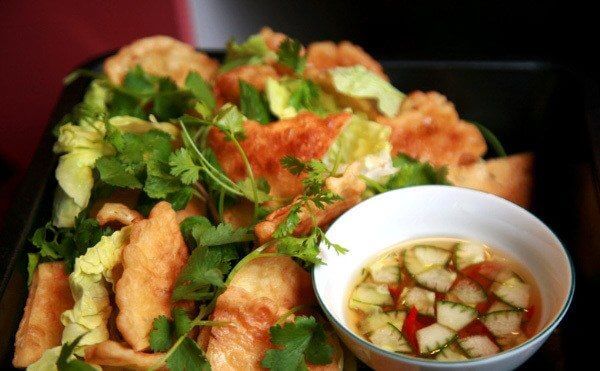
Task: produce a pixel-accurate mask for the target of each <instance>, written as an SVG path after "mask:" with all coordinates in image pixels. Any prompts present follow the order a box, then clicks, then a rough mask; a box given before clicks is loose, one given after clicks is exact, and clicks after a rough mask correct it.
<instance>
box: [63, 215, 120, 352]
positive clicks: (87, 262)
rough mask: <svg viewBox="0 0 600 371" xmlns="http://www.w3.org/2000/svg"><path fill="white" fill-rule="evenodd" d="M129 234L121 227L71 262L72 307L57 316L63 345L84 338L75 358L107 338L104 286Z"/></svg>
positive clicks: (110, 280) (107, 305) (107, 301)
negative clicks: (72, 264) (72, 265)
mask: <svg viewBox="0 0 600 371" xmlns="http://www.w3.org/2000/svg"><path fill="white" fill-rule="evenodd" d="M129 233H130V228H129V227H125V228H123V229H121V230H120V231H116V232H114V233H113V234H112V235H110V236H104V237H102V238H101V239H100V241H99V242H98V243H97V244H96V245H95V246H94V247H91V248H89V249H88V250H87V252H86V253H85V255H82V256H80V257H79V258H77V259H76V260H75V269H74V270H73V273H71V275H70V276H69V283H70V286H71V293H72V294H73V299H75V305H74V306H73V309H70V310H67V311H65V312H64V313H63V314H62V315H61V322H62V324H63V325H64V326H65V329H64V331H63V334H62V342H63V344H64V343H67V342H69V343H70V342H72V341H74V340H75V339H77V338H78V337H79V336H81V335H83V334H86V335H85V336H84V337H83V338H82V340H81V341H80V343H79V344H78V347H77V349H76V350H75V354H77V355H82V354H83V346H85V345H90V344H97V343H100V342H102V341H104V340H107V339H108V337H109V333H108V328H107V322H108V318H109V317H110V314H111V306H110V298H109V296H110V294H109V292H108V290H107V288H106V285H107V283H111V284H114V282H115V280H114V277H113V272H112V270H113V268H114V267H115V266H116V265H117V263H118V262H119V261H120V259H121V250H122V248H123V246H124V245H125V244H126V242H127V240H128V239H129Z"/></svg>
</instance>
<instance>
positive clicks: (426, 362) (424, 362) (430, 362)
mask: <svg viewBox="0 0 600 371" xmlns="http://www.w3.org/2000/svg"><path fill="white" fill-rule="evenodd" d="M416 188H418V189H423V188H430V189H438V190H440V191H442V192H446V191H453V192H456V191H458V192H464V193H471V194H476V195H477V197H482V198H484V199H486V198H487V199H488V200H491V201H492V202H500V203H501V204H504V205H505V206H507V207H509V208H512V209H514V210H515V211H516V212H518V213H521V214H525V215H526V216H528V217H531V218H533V219H534V220H535V221H536V222H538V223H540V224H541V225H542V226H544V227H545V228H546V229H547V231H548V232H549V233H550V236H551V237H552V238H553V239H554V240H555V242H558V245H559V247H560V250H561V251H562V253H563V254H564V256H565V257H566V258H567V262H568V268H569V273H570V274H571V285H570V287H569V292H568V294H567V297H566V300H565V301H564V303H563V305H562V307H561V309H560V311H559V312H558V314H557V315H556V316H555V317H554V319H553V320H552V321H550V323H549V324H548V325H546V326H545V327H544V328H542V330H540V331H538V332H537V333H536V334H535V336H532V337H531V338H530V339H527V341H525V342H523V343H522V344H519V345H517V346H516V347H514V348H510V349H508V350H504V351H502V352H499V353H497V354H494V355H492V356H487V357H480V358H474V359H469V360H466V361H438V360H434V359H427V358H418V357H414V356H408V355H404V354H402V353H394V352H390V351H387V350H385V349H381V348H378V347H377V346H375V345H373V344H372V343H370V342H368V341H367V340H365V339H363V338H362V337H360V336H358V335H357V334H355V333H354V332H353V331H351V330H349V329H348V328H347V327H346V325H344V324H343V323H340V321H338V320H337V319H336V318H335V317H334V316H333V314H332V313H331V312H330V311H329V309H328V308H327V306H326V305H325V304H324V301H323V299H322V298H321V295H320V293H319V290H318V289H317V287H318V286H317V284H316V278H315V269H316V267H317V266H314V267H313V268H312V269H311V281H312V285H313V291H314V292H315V296H316V297H317V301H318V302H319V306H320V307H321V308H322V309H323V312H324V313H325V315H326V316H327V318H328V319H329V321H331V322H333V323H334V324H335V327H336V328H337V329H338V330H340V331H342V332H343V333H344V334H345V335H346V336H349V337H351V338H353V339H354V340H355V341H357V342H358V343H359V344H361V345H362V346H364V347H367V348H369V350H371V351H372V352H375V353H377V354H379V355H380V356H383V357H387V358H391V359H393V360H395V361H401V362H407V363H410V364H413V365H416V366H424V367H425V366H426V367H432V366H439V367H440V368H441V367H447V366H451V367H454V368H460V367H461V366H472V365H474V364H478V363H489V362H495V361H501V360H503V359H507V358H510V357H511V356H514V355H515V354H516V353H517V352H519V351H521V350H523V349H524V348H525V347H526V346H529V345H531V344H533V343H535V342H537V341H540V340H541V339H542V338H544V337H546V336H548V335H549V334H550V333H551V332H552V331H554V329H555V328H556V327H557V326H558V324H559V323H560V321H561V320H562V319H563V318H564V316H565V315H566V313H567V311H568V309H569V307H570V305H571V302H572V301H573V296H574V295H575V266H574V265H573V260H572V259H571V256H570V255H569V252H568V251H567V249H566V248H565V245H564V244H563V243H562V241H561V240H560V238H558V237H557V236H556V234H555V233H554V232H553V231H552V229H550V227H548V226H547V225H546V224H545V223H544V222H543V221H542V220H541V219H540V218H538V217H537V216H536V215H534V214H533V213H531V212H529V211H528V210H526V209H524V208H522V207H521V206H519V205H516V204H514V203H512V202H510V201H508V200H506V199H504V198H502V197H499V196H496V195H493V194H490V193H486V192H482V191H478V190H474V189H469V188H460V187H455V186H448V185H422V186H414V187H407V188H401V189H395V190H392V191H388V192H384V193H380V194H378V195H375V196H373V197H371V198H370V199H368V200H365V201H363V202H360V203H358V204H357V205H355V206H354V207H353V208H355V207H357V206H359V205H361V204H363V203H365V202H369V200H371V199H373V198H380V197H390V196H389V195H388V194H390V193H400V192H407V191H408V192H411V191H414V190H415V189H416ZM353 208H351V209H350V210H352V209H353ZM348 211H349V210H348ZM348 211H346V212H348ZM338 220H339V219H338ZM335 223H337V220H336V221H335V222H334V223H333V224H332V226H333V225H334V224H335ZM326 234H327V233H326ZM322 247H323V244H322V243H321V248H322Z"/></svg>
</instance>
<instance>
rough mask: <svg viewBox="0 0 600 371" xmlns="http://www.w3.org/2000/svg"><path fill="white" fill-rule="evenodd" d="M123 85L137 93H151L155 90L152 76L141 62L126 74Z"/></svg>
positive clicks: (129, 90)
mask: <svg viewBox="0 0 600 371" xmlns="http://www.w3.org/2000/svg"><path fill="white" fill-rule="evenodd" d="M123 87H124V88H125V89H127V91H128V92H131V93H132V94H136V95H150V94H152V93H153V92H154V83H153V81H152V79H151V77H150V76H149V75H147V74H146V72H145V71H144V70H143V69H142V67H141V66H140V65H139V64H138V65H137V66H135V67H134V68H133V69H132V70H130V71H129V72H128V73H127V75H125V79H123Z"/></svg>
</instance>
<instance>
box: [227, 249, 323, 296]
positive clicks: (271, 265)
mask: <svg viewBox="0 0 600 371" xmlns="http://www.w3.org/2000/svg"><path fill="white" fill-rule="evenodd" d="M230 285H231V286H236V287H239V288H242V289H244V290H246V291H247V292H250V293H252V295H253V296H256V297H264V298H269V299H271V300H273V301H274V302H276V303H278V304H279V305H281V306H283V307H286V308H293V307H295V306H298V305H304V304H314V303H316V302H315V296H314V292H313V289H312V285H311V283H310V275H309V274H308V272H307V271H305V270H304V269H302V267H300V266H299V265H298V264H297V263H296V262H294V261H293V260H292V259H291V258H289V257H287V256H277V257H264V258H257V259H254V260H252V261H251V262H249V263H247V264H246V265H245V266H244V267H243V268H242V269H240V271H239V272H237V273H236V275H235V276H234V278H233V280H232V281H231V284H230Z"/></svg>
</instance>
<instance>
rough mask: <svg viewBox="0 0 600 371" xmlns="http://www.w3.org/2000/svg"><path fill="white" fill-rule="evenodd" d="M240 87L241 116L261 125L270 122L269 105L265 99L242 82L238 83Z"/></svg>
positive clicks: (253, 88) (250, 86) (252, 87)
mask: <svg viewBox="0 0 600 371" xmlns="http://www.w3.org/2000/svg"><path fill="white" fill-rule="evenodd" d="M239 86H240V109H241V110H242V114H243V115H244V116H246V117H247V118H249V119H251V120H256V121H258V122H260V123H261V124H267V123H269V121H271V114H270V113H269V104H268V103H267V101H266V99H265V97H264V96H263V95H262V94H261V93H260V92H259V91H258V90H257V89H256V88H255V87H254V86H252V85H250V84H248V83H247V82H245V81H244V80H240V81H239Z"/></svg>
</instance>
